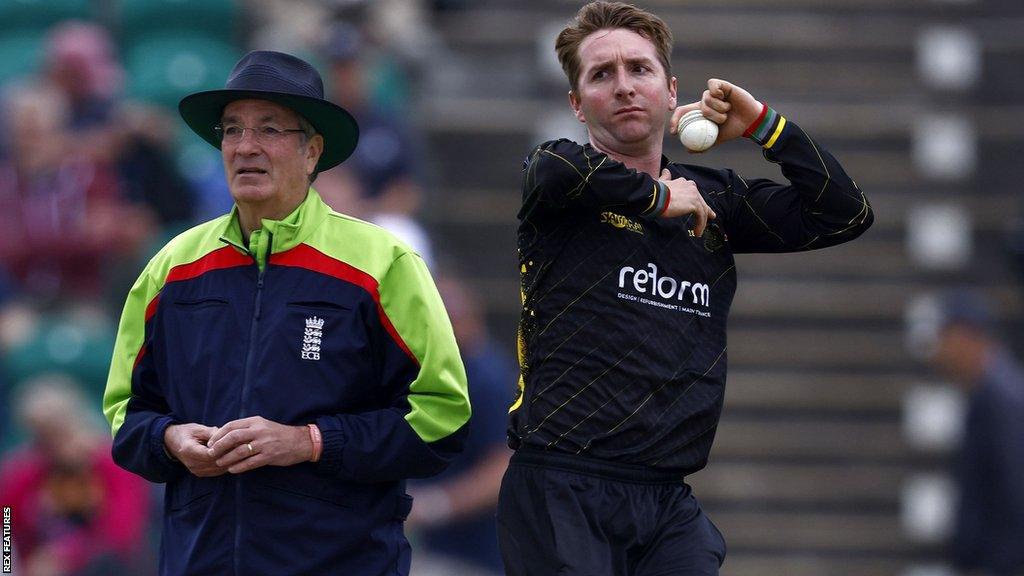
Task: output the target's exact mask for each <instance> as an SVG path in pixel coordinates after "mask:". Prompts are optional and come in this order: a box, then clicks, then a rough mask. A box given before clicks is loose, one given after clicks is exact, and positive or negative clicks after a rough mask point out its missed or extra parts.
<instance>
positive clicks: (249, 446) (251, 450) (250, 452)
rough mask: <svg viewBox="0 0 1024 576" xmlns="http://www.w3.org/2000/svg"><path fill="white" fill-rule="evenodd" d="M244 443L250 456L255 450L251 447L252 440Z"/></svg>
mask: <svg viewBox="0 0 1024 576" xmlns="http://www.w3.org/2000/svg"><path fill="white" fill-rule="evenodd" d="M245 445H246V446H247V447H248V448H249V456H252V455H253V454H254V453H255V452H256V451H255V450H253V449H252V442H246V443H245Z"/></svg>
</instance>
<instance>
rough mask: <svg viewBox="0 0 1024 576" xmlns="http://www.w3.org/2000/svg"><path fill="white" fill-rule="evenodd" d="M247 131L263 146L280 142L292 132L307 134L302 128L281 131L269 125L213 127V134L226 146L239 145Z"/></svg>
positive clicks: (220, 125)
mask: <svg viewBox="0 0 1024 576" xmlns="http://www.w3.org/2000/svg"><path fill="white" fill-rule="evenodd" d="M246 130H248V131H250V132H252V135H253V137H254V138H256V141H257V142H260V143H263V144H272V143H274V142H278V141H280V140H281V139H283V138H284V137H285V136H286V135H288V134H289V133H292V132H305V130H303V129H302V128H289V129H281V128H276V127H274V126H267V125H264V126H257V127H255V128H251V127H249V126H242V125H240V124H227V125H224V124H217V125H216V126H214V127H213V132H214V134H216V135H217V139H218V140H220V141H221V142H222V143H224V144H238V143H239V142H241V141H242V138H245V132H246Z"/></svg>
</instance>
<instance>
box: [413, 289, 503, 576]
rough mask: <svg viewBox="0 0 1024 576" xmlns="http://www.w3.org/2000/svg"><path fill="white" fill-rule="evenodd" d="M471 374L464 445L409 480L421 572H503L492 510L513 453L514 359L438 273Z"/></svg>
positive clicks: (466, 293)
mask: <svg viewBox="0 0 1024 576" xmlns="http://www.w3.org/2000/svg"><path fill="white" fill-rule="evenodd" d="M437 288H438V291H439V292H440V293H441V298H442V300H444V303H445V307H446V308H447V309H448V316H449V317H450V318H451V321H452V328H454V330H455V339H456V340H457V341H458V343H459V350H460V351H461V353H462V361H463V363H464V364H465V366H466V377H467V379H468V381H469V396H470V401H471V402H472V403H473V416H472V418H471V419H470V422H469V430H470V431H469V439H468V440H467V442H466V447H465V450H464V451H463V453H462V455H461V456H459V458H457V459H456V460H455V462H453V463H452V465H451V467H450V468H449V469H448V470H446V471H445V472H443V473H442V474H440V475H439V476H436V477H435V478H431V479H430V480H429V481H422V482H415V483H410V487H409V492H410V494H412V495H413V498H414V499H415V500H414V503H413V509H412V514H411V515H410V516H409V519H408V521H407V524H406V525H407V527H408V528H409V531H410V533H411V534H412V538H413V563H412V573H413V574H416V575H418V576H430V575H437V576H440V575H442V574H459V575H460V576H492V575H497V574H502V573H503V568H502V564H501V555H500V552H499V551H498V537H497V531H496V527H495V520H494V514H495V509H496V506H497V503H498V488H499V486H500V485H501V477H502V475H503V474H504V473H505V468H506V467H507V466H508V459H509V457H510V456H511V450H509V448H508V446H507V442H506V437H505V429H506V428H507V422H506V420H507V417H508V407H509V405H510V404H511V402H512V399H513V397H514V395H515V392H516V378H517V374H516V371H515V365H514V364H513V363H512V360H511V358H510V357H509V356H508V354H506V353H505V352H504V351H503V350H502V349H501V348H500V347H498V346H497V345H496V343H495V342H494V341H493V340H491V338H490V336H489V335H488V333H487V326H486V324H485V318H484V311H483V309H482V307H481V306H480V302H479V300H478V299H477V298H476V296H475V295H474V294H473V293H472V292H471V291H470V290H469V289H468V288H467V287H466V285H465V283H464V282H463V281H462V280H460V279H459V278H457V277H455V276H444V275H442V276H439V277H438V278H437Z"/></svg>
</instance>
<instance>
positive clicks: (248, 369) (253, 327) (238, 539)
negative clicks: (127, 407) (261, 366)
mask: <svg viewBox="0 0 1024 576" xmlns="http://www.w3.org/2000/svg"><path fill="white" fill-rule="evenodd" d="M253 234H255V235H257V236H256V250H255V251H253V250H251V249H250V250H249V254H250V255H251V256H252V257H253V260H255V261H256V266H257V268H258V270H259V272H258V274H257V276H256V295H255V300H254V303H253V313H252V319H251V320H250V323H249V345H248V346H247V347H246V349H245V373H244V374H243V378H242V397H241V400H240V402H239V406H238V418H244V417H246V414H247V412H248V406H249V392H250V386H251V384H252V374H253V372H254V369H255V367H254V364H255V363H256V354H255V353H254V352H253V348H254V347H255V345H256V335H257V332H258V330H259V323H260V313H261V311H262V308H263V275H264V274H265V273H266V271H267V264H268V262H269V261H270V251H271V247H272V246H273V240H274V237H273V235H272V234H270V232H268V231H266V230H256V231H254V232H253ZM259 235H266V238H267V241H266V249H265V250H262V251H261V250H260V240H262V237H261V236H259ZM249 245H250V246H252V245H253V243H252V237H250V241H249ZM243 500H244V499H243V498H242V477H241V476H239V477H237V478H236V481H235V554H234V568H235V576H245V575H244V574H243V572H242V565H241V557H240V555H239V550H240V549H241V546H242V510H244V509H245V508H244V506H243V504H244V502H243Z"/></svg>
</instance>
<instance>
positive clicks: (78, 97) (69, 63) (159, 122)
mask: <svg viewBox="0 0 1024 576" xmlns="http://www.w3.org/2000/svg"><path fill="white" fill-rule="evenodd" d="M44 75H45V79H46V81H47V82H49V83H50V84H51V85H52V86H54V87H56V88H57V89H58V90H59V91H60V93H61V94H63V96H64V97H65V98H66V100H67V102H68V106H69V111H68V112H69V114H68V118H67V122H66V126H65V127H66V128H67V129H69V130H70V132H71V133H72V134H73V135H74V139H75V141H76V143H77V144H78V146H79V147H80V149H81V150H83V151H85V152H86V153H88V154H89V155H90V156H91V157H92V158H93V160H94V161H97V162H102V163H111V164H113V165H114V166H115V168H116V171H117V177H118V183H119V185H120V187H121V189H122V190H121V194H122V195H123V196H124V197H125V198H126V199H128V200H132V201H136V202H141V203H144V204H145V205H147V206H149V207H150V208H151V209H152V210H153V211H154V212H155V214H156V216H157V218H158V220H159V221H160V223H161V224H163V225H169V224H170V225H179V226H183V225H185V224H190V223H191V220H192V216H193V204H194V202H193V195H192V193H191V190H190V189H189V188H188V186H187V184H186V183H185V181H184V179H183V178H182V177H181V176H180V175H179V174H178V172H177V170H176V169H175V167H174V164H173V162H172V161H171V155H170V153H169V147H170V143H171V139H172V137H173V123H172V121H171V120H170V119H169V118H167V116H166V115H164V114H162V113H160V112H158V111H156V110H155V109H150V108H146V107H143V106H141V105H138V104H131V103H126V102H125V101H123V100H122V99H121V89H122V86H123V77H124V71H123V69H122V68H121V65H120V63H119V62H118V61H117V58H116V54H115V50H114V46H113V44H112V42H111V40H110V36H109V34H108V33H107V32H106V30H104V29H103V28H102V27H100V26H98V25H96V24H91V23H86V22H76V21H69V22H65V23H63V24H60V25H58V26H56V27H54V29H53V30H52V31H51V32H50V34H49V37H48V41H47V47H46V70H45V74H44Z"/></svg>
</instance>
